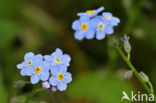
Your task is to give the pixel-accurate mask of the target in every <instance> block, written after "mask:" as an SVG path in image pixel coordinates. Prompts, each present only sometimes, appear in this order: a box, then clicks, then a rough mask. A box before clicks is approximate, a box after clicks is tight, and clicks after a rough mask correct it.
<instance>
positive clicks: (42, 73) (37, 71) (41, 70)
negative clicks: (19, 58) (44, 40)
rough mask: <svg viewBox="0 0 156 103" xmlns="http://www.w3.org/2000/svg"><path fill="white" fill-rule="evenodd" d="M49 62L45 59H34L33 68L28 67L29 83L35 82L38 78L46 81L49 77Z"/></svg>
mask: <svg viewBox="0 0 156 103" xmlns="http://www.w3.org/2000/svg"><path fill="white" fill-rule="evenodd" d="M49 69H50V64H49V63H48V62H46V61H37V60H36V61H34V65H33V68H31V69H29V71H28V72H29V74H30V76H31V83H32V84H36V83H38V82H39V80H42V81H46V80H48V78H49V75H50V74H49Z"/></svg>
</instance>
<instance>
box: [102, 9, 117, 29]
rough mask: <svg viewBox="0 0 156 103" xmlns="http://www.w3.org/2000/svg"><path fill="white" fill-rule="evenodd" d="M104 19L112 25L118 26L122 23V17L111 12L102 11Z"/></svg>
mask: <svg viewBox="0 0 156 103" xmlns="http://www.w3.org/2000/svg"><path fill="white" fill-rule="evenodd" d="M102 16H103V19H105V20H107V21H108V23H109V24H110V25H111V26H117V25H118V23H120V19H119V18H117V17H114V16H113V15H112V14H111V13H110V12H104V13H102Z"/></svg>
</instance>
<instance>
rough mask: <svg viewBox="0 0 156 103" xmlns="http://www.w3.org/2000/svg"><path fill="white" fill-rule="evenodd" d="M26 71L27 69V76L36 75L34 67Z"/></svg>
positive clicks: (29, 67)
mask: <svg viewBox="0 0 156 103" xmlns="http://www.w3.org/2000/svg"><path fill="white" fill-rule="evenodd" d="M25 69H27V71H26V75H28V76H31V75H33V74H34V68H33V67H32V66H28V67H26V68H25Z"/></svg>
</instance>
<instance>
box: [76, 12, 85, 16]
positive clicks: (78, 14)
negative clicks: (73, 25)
mask: <svg viewBox="0 0 156 103" xmlns="http://www.w3.org/2000/svg"><path fill="white" fill-rule="evenodd" d="M84 15H87V14H86V13H82V12H81V13H77V16H84Z"/></svg>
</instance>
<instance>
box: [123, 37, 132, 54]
mask: <svg viewBox="0 0 156 103" xmlns="http://www.w3.org/2000/svg"><path fill="white" fill-rule="evenodd" d="M129 39H130V37H129V36H127V35H126V34H125V35H124V37H123V38H121V41H123V43H124V49H125V52H126V53H130V52H131V45H130V43H129Z"/></svg>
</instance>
